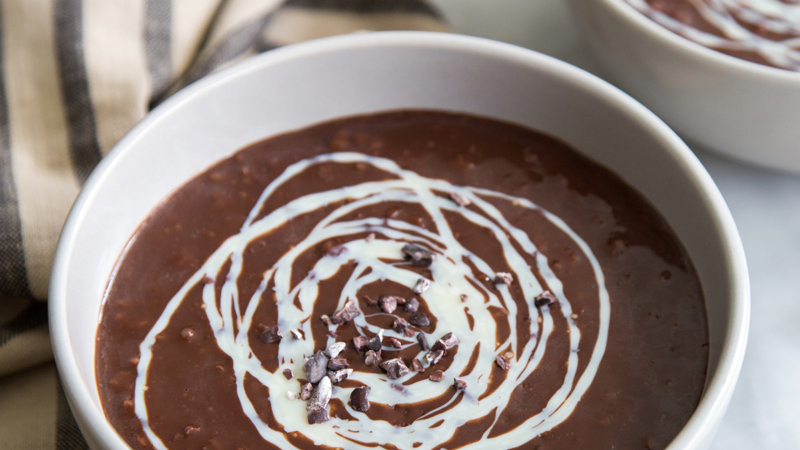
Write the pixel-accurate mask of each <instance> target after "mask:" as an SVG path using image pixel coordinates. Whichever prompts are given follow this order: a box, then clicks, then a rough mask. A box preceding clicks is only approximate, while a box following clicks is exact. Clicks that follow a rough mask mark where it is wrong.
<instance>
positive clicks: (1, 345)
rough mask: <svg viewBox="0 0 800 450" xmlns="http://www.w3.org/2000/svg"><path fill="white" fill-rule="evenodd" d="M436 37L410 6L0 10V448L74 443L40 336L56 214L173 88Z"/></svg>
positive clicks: (177, 3) (336, 2) (359, 2)
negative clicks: (396, 39)
mask: <svg viewBox="0 0 800 450" xmlns="http://www.w3.org/2000/svg"><path fill="white" fill-rule="evenodd" d="M397 29H406V30H433V31H446V26H445V25H444V23H443V21H442V19H441V17H440V16H439V14H438V13H437V12H436V11H434V10H433V9H432V8H430V7H429V6H428V5H427V4H425V3H423V1H422V0H288V1H286V2H283V1H282V0H3V1H2V2H0V449H2V448H9V449H53V448H56V449H81V448H86V443H85V441H84V440H83V438H82V437H81V434H80V432H79V431H78V428H77V426H76V425H75V421H74V419H73V418H72V415H71V414H70V411H69V407H68V406H67V404H66V400H65V398H64V394H63V391H62V390H61V387H60V385H59V382H58V376H57V373H56V371H55V367H54V365H53V363H52V351H51V349H50V340H49V336H48V332H47V306H46V304H45V303H44V302H43V300H46V297H47V289H48V279H49V277H50V269H51V265H52V260H53V255H54V253H55V247H56V242H57V240H58V235H59V233H60V231H61V227H62V225H63V223H64V219H65V218H66V215H67V213H68V211H69V208H70V206H71V205H72V202H73V201H74V199H75V197H76V196H77V194H78V191H79V190H80V189H81V185H82V184H83V183H84V182H85V180H86V178H87V177H88V176H89V174H90V173H91V171H92V169H93V168H94V166H95V165H96V164H97V162H98V161H99V160H100V159H101V158H102V157H103V156H104V155H105V154H106V153H107V152H108V151H109V150H110V149H111V147H113V146H114V144H115V143H116V142H117V141H118V140H119V139H120V138H121V137H122V136H123V135H124V134H125V133H126V132H127V131H128V130H129V129H130V128H131V127H132V126H133V125H134V124H135V123H136V122H138V121H139V120H141V119H142V117H144V115H145V114H147V112H148V111H149V110H150V109H152V108H153V107H155V106H156V105H158V104H159V103H160V102H162V101H163V100H164V99H165V98H167V97H169V96H170V95H171V94H172V93H174V92H176V91H177V90H179V89H181V88H182V87H184V86H186V85H188V84H190V83H192V82H193V81H196V80H198V79H200V78H202V77H204V76H205V75H207V74H209V73H211V72H213V71H215V70H218V69H220V68H222V67H225V66H227V65H230V64H232V63H235V62H237V61H240V60H242V59H244V58H247V57H249V56H251V55H255V54H258V53H261V52H264V51H267V50H270V49H272V48H275V47H279V46H282V45H286V44H291V43H294V42H299V41H303V40H308V39H313V38H317V37H324V36H331V35H335V34H342V33H349V32H354V31H369V30H397Z"/></svg>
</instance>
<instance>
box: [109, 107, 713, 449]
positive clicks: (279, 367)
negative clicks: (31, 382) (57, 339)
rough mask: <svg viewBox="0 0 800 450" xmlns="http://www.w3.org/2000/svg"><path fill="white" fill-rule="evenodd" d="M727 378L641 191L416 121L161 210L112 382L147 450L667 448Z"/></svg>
mask: <svg viewBox="0 0 800 450" xmlns="http://www.w3.org/2000/svg"><path fill="white" fill-rule="evenodd" d="M707 362H708V333H707V325H706V317H705V307H704V304H703V296H702V290H701V287H700V282H699V280H698V278H697V275H696V273H695V270H694V267H693V265H692V262H691V260H690V259H689V257H688V255H687V254H686V252H685V250H684V249H683V247H682V245H681V244H680V242H678V240H677V239H676V237H675V236H674V235H673V233H672V232H671V230H670V229H669V227H668V225H667V224H666V223H665V222H664V220H663V219H662V218H661V217H660V215H659V214H658V213H657V212H656V211H655V210H654V209H653V208H652V207H651V206H650V205H649V204H648V203H647V202H646V200H644V199H643V198H642V197H641V196H640V195H639V194H638V193H636V192H635V191H634V190H633V189H632V188H630V187H629V186H627V185H626V184H625V183H624V182H622V181H621V180H620V179H619V178H618V177H617V176H615V175H614V174H613V173H612V172H610V171H608V170H607V169H604V168H602V167H600V166H598V165H596V164H594V163H592V162H590V161H589V160H588V159H586V158H584V157H582V156H580V155H579V154H577V153H576V152H575V151H574V150H572V149H570V148H569V147H568V146H567V145H565V144H563V143H561V142H559V141H557V140H555V139H553V138H551V137H548V136H546V135H543V134H540V133H537V132H534V131H532V130H527V129H524V128H521V127H518V126H514V125H510V124H507V123H503V122H497V121H493V120H489V119H483V118H477V117H474V116H466V115H456V114H448V113H441V112H427V111H400V112H388V113H384V114H378V115H372V116H361V117H353V118H346V119H340V120H337V121H334V122H329V123H324V124H320V125H315V126H312V127H310V128H306V129H304V130H300V131H294V132H291V133H288V134H284V135H281V136H278V137H273V138H270V139H268V140H266V141H263V142H261V143H258V144H254V145H253V146H250V147H248V148H247V149H245V150H242V151H240V152H238V153H236V154H235V155H234V156H233V157H231V158H229V159H226V160H224V161H222V162H221V163H219V164H217V165H215V166H214V167H212V168H210V169H209V170H208V171H206V172H205V173H203V174H202V175H199V176H198V177H196V178H194V179H193V180H192V181H190V182H189V183H187V184H186V185H185V186H184V187H182V188H180V189H179V190H178V191H176V192H175V193H174V194H173V195H172V196H171V197H170V198H169V199H167V200H165V202H164V203H163V204H161V205H159V206H158V207H157V208H156V209H155V210H154V211H153V213H152V214H151V215H150V217H149V218H148V219H147V220H146V221H145V222H144V223H143V225H142V227H141V228H140V230H139V231H138V232H137V233H136V234H135V235H134V236H133V238H132V240H131V243H130V245H128V246H127V247H126V250H125V254H124V256H123V257H122V258H121V260H120V262H119V265H118V267H117V268H116V269H115V271H114V275H113V278H112V279H111V280H110V283H109V289H108V294H107V297H106V299H105V306H104V310H103V316H102V321H101V324H100V328H99V331H98V347H97V381H98V387H99V390H100V395H101V399H102V400H103V408H104V411H105V413H106V416H107V417H108V418H109V419H110V420H111V422H112V424H114V426H115V427H116V428H117V430H118V431H119V432H120V433H121V434H122V436H123V437H124V438H125V440H126V441H127V442H128V443H129V444H130V445H131V446H132V447H133V448H151V445H148V444H147V442H148V441H149V443H150V444H152V446H153V447H155V448H171V449H172V448H174V449H178V448H202V447H204V446H209V448H233V447H235V446H237V445H238V446H242V447H243V448H251V449H253V448H278V447H287V446H295V447H297V448H316V447H321V446H328V447H333V448H353V449H355V448H374V447H375V446H378V447H383V448H400V449H413V448H418V449H433V448H439V447H440V446H441V447H444V448H462V447H468V446H469V445H470V444H477V446H481V445H486V444H489V445H493V446H496V447H498V448H515V447H519V446H532V445H546V446H547V447H548V448H553V449H567V448H570V449H576V448H577V449H581V448H585V449H591V448H598V447H609V448H612V447H613V448H637V447H640V446H644V445H646V446H647V447H649V448H651V449H662V448H665V447H666V445H667V444H668V443H669V442H670V441H671V440H672V438H673V437H674V436H675V435H676V434H677V433H678V431H680V429H681V428H682V427H683V425H684V424H685V423H686V421H688V419H689V417H690V416H691V414H692V412H693V411H694V408H695V407H696V406H697V402H698V401H699V399H700V394H701V392H702V389H703V386H704V383H705V375H706V368H707ZM145 387H146V391H145ZM308 395H311V398H310V399H309V398H308ZM359 395H360V396H361V398H360V399H358V398H357V397H358V396H359ZM304 396H305V398H298V397H304Z"/></svg>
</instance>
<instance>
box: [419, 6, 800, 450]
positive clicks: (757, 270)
mask: <svg viewBox="0 0 800 450" xmlns="http://www.w3.org/2000/svg"><path fill="white" fill-rule="evenodd" d="M432 3H433V4H435V5H436V6H437V7H438V8H439V9H440V10H441V11H442V13H443V14H444V15H445V17H446V18H447V20H448V22H449V23H450V24H451V25H452V27H453V30H454V31H455V32H457V33H463V34H472V35H476V36H482V37H487V38H491V39H497V40H500V41H506V42H510V43H513V44H517V45H520V46H523V47H527V48H530V49H533V50H536V51H539V52H542V53H545V54H548V55H551V56H554V57H556V58H559V59H562V60H565V61H567V62H569V63H572V64H574V65H576V66H578V67H581V68H583V69H586V70H588V71H590V72H593V73H595V74H598V75H600V76H602V70H601V68H600V66H599V64H598V63H597V61H596V60H595V59H594V57H593V56H592V54H591V53H590V51H589V49H588V48H587V46H586V45H585V42H584V41H583V37H582V36H581V35H580V32H579V30H578V29H577V25H576V24H575V23H574V22H573V21H572V18H571V17H570V14H569V11H568V9H567V7H566V4H565V2H564V1H563V0H492V1H491V2H489V1H486V0H432ZM696 153H697V156H698V157H699V158H700V160H701V161H702V162H703V164H704V165H705V166H706V169H708V171H709V173H710V174H711V176H712V177H713V178H714V180H715V181H716V183H717V185H718V186H719V189H720V191H722V195H723V196H724V197H725V200H726V201H727V202H728V206H729V207H730V209H731V212H732V213H733V217H734V219H735V220H736V224H737V226H738V228H739V232H740V234H741V237H742V241H743V243H744V248H745V252H746V254H747V260H748V266H749V269H750V277H751V285H752V288H751V291H752V301H753V304H752V318H751V324H750V340H749V343H748V348H747V356H746V357H745V362H744V367H743V368H742V373H741V376H740V378H739V383H738V384H737V387H736V391H735V393H734V395H733V399H732V401H731V405H730V407H729V409H728V412H727V414H726V416H725V419H724V421H723V423H722V426H721V427H720V430H719V433H718V434H717V437H716V439H715V442H714V445H713V447H712V448H713V449H714V450H723V449H725V450H729V449H762V448H768V449H774V450H778V449H798V448H800V426H799V425H800V386H798V380H800V324H799V322H800V175H791V174H784V173H777V172H773V171H769V170H765V169H761V168H757V167H753V166H748V165H745V164H743V163H739V162H737V161H733V160H730V159H727V158H725V157H722V156H719V155H717V154H713V153H710V152H707V151H696Z"/></svg>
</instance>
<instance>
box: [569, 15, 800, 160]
mask: <svg viewBox="0 0 800 450" xmlns="http://www.w3.org/2000/svg"><path fill="white" fill-rule="evenodd" d="M569 3H570V6H571V7H572V10H573V11H574V13H575V16H576V18H577V20H578V23H579V24H580V26H581V28H582V29H583V31H584V32H585V34H586V36H587V38H588V41H589V44H590V45H591V47H592V48H593V50H594V51H595V53H596V54H597V55H598V57H599V59H600V60H601V62H602V63H603V67H604V69H605V70H606V71H607V72H608V75H609V76H610V77H611V79H612V81H614V82H615V83H616V84H618V85H619V86H620V87H621V88H623V89H624V90H625V91H627V92H628V93H629V94H631V95H632V96H633V97H634V98H636V99H638V100H639V101H641V102H642V103H643V104H644V105H645V106H647V107H648V108H650V109H652V110H653V112H655V113H656V114H658V115H659V117H661V118H662V119H664V121H666V122H667V123H668V124H669V125H670V126H672V127H673V128H674V129H675V130H676V131H677V132H678V133H680V134H681V135H682V136H684V137H685V138H686V139H687V140H688V141H689V142H690V143H691V144H695V143H697V144H700V145H701V146H702V147H705V148H708V149H711V150H716V151H719V152H722V153H726V154H728V155H730V156H733V157H735V158H738V159H741V160H744V161H748V162H751V163H755V164H758V165H762V166H766V167H771V168H775V169H780V170H790V171H794V172H800V73H798V72H792V71H788V70H783V69H777V68H773V67H769V66H764V65H761V64H756V63H753V62H749V61H745V60H743V59H739V58H736V57H733V56H729V55H726V54H724V53H720V52H717V51H715V50H711V49H709V48H707V47H704V46H702V45H700V44H697V43H695V42H693V41H690V40H688V39H685V38H683V37H682V36H679V35H677V34H675V33H673V32H671V31H669V30H667V29H666V28H664V27H662V26H661V25H659V24H657V23H655V22H654V21H652V20H650V19H649V18H648V17H646V16H644V15H643V14H641V13H640V12H639V11H637V10H636V9H635V8H633V7H632V6H631V5H629V4H628V3H626V2H625V0H570V1H569Z"/></svg>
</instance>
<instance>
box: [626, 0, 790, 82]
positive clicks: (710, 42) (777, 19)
mask: <svg viewBox="0 0 800 450" xmlns="http://www.w3.org/2000/svg"><path fill="white" fill-rule="evenodd" d="M626 1H627V2H628V3H630V4H631V5H632V6H633V7H634V8H636V9H637V10H639V11H640V12H642V13H643V14H645V15H646V16H648V17H650V18H651V19H652V20H654V21H655V22H656V23H658V24H659V25H661V26H663V27H665V28H667V29H669V30H671V31H673V32H675V33H677V34H679V35H681V36H683V37H685V38H687V39H689V40H692V41H694V42H696V43H698V44H700V45H704V46H706V47H710V48H714V49H719V50H727V51H740V52H752V53H755V54H758V55H759V56H761V57H762V58H764V60H766V61H767V62H769V63H770V64H772V65H774V66H776V67H781V68H784V69H788V70H794V71H800V2H798V1H797V0H785V1H782V0H688V1H689V3H691V4H692V5H693V6H694V8H695V9H696V10H697V12H698V13H699V14H700V16H701V17H702V18H703V20H705V21H706V22H708V23H709V24H710V25H711V26H712V27H714V28H716V29H717V30H719V34H720V35H719V36H718V35H716V34H712V33H708V32H705V31H701V30H698V29H697V28H694V27H692V26H689V25H687V24H685V23H683V22H681V21H679V20H677V19H675V18H674V17H671V16H669V15H668V14H665V13H664V12H662V11H660V10H659V9H657V8H655V7H653V3H655V2H648V1H647V0H626ZM748 26H749V27H755V28H757V29H760V30H763V31H764V32H769V33H774V34H776V35H780V36H786V37H785V38H783V39H778V40H774V39H770V38H768V37H764V36H761V35H759V34H758V33H755V32H753V31H751V29H749V28H748Z"/></svg>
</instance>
